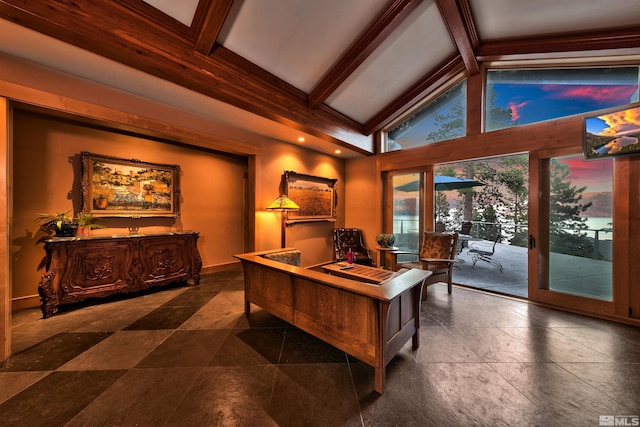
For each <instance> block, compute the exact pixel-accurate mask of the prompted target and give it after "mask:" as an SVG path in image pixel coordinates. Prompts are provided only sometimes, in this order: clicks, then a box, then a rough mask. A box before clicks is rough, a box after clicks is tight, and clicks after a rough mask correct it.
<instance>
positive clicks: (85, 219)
mask: <svg viewBox="0 0 640 427" xmlns="http://www.w3.org/2000/svg"><path fill="white" fill-rule="evenodd" d="M95 220H96V217H95V216H93V214H91V213H88V212H78V214H77V215H76V220H75V222H76V223H77V224H78V232H77V233H76V235H77V236H78V237H88V236H89V234H90V233H91V230H93V229H96V228H104V225H100V224H96V223H95Z"/></svg>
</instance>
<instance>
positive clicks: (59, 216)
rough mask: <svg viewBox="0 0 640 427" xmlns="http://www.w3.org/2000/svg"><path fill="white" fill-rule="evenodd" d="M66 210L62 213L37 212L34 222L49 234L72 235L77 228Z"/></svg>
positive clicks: (58, 235)
mask: <svg viewBox="0 0 640 427" xmlns="http://www.w3.org/2000/svg"><path fill="white" fill-rule="evenodd" d="M69 212H71V211H67V212H64V213H60V212H56V213H54V214H47V213H41V214H38V217H37V218H36V222H38V223H39V224H40V229H41V230H42V231H44V232H45V233H47V234H48V235H49V236H51V235H55V236H57V237H72V236H73V235H74V233H75V231H76V228H78V224H76V223H75V222H74V221H73V217H72V216H71V215H69Z"/></svg>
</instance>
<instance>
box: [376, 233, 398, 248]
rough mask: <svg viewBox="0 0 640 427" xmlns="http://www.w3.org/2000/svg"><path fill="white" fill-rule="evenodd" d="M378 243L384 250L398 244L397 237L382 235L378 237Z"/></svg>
mask: <svg viewBox="0 0 640 427" xmlns="http://www.w3.org/2000/svg"><path fill="white" fill-rule="evenodd" d="M376 242H377V243H378V245H380V247H382V248H390V247H392V246H393V244H394V243H395V242H396V236H394V235H393V234H385V233H380V234H378V235H377V236H376Z"/></svg>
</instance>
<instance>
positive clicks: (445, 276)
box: [392, 231, 458, 300]
mask: <svg viewBox="0 0 640 427" xmlns="http://www.w3.org/2000/svg"><path fill="white" fill-rule="evenodd" d="M457 244H458V233H436V232H433V231H425V232H424V238H423V240H422V249H421V250H420V253H419V254H415V255H418V259H417V260H416V261H410V262H398V261H394V268H395V269H396V270H398V269H400V268H421V269H423V270H431V271H432V272H433V274H432V275H431V276H429V277H428V278H427V280H425V283H424V287H423V288H422V299H423V300H425V299H426V297H427V286H428V285H432V284H434V283H438V282H445V283H446V284H447V291H448V292H449V293H451V289H452V283H451V280H452V276H453V265H454V263H455V257H456V247H457ZM392 254H393V255H395V257H396V259H397V256H398V255H406V254H410V252H406V251H393V252H392Z"/></svg>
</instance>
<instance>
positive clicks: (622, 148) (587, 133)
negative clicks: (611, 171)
mask: <svg viewBox="0 0 640 427" xmlns="http://www.w3.org/2000/svg"><path fill="white" fill-rule="evenodd" d="M582 144H583V146H582V152H583V154H584V159H585V160H593V159H602V158H606V157H613V156H624V155H632V154H638V153H640V104H634V105H626V106H623V107H617V108H610V109H607V110H602V111H599V112H596V113H593V114H591V115H589V116H586V117H585V118H584V120H583V142H582Z"/></svg>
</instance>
